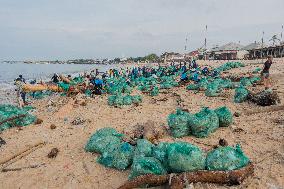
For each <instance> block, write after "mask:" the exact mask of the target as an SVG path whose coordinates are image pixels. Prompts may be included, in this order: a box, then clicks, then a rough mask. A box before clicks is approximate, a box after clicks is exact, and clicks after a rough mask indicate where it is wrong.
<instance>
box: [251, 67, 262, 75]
mask: <svg viewBox="0 0 284 189" xmlns="http://www.w3.org/2000/svg"><path fill="white" fill-rule="evenodd" d="M260 71H261V68H255V70H254V71H253V72H252V73H254V74H256V73H259V72H260Z"/></svg>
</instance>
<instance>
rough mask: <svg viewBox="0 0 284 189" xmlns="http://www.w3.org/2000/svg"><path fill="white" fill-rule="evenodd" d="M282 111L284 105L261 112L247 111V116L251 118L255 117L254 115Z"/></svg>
mask: <svg viewBox="0 0 284 189" xmlns="http://www.w3.org/2000/svg"><path fill="white" fill-rule="evenodd" d="M280 110H284V105H282V106H271V107H267V108H265V109H261V110H254V111H246V112H245V115H247V116H250V115H253V114H258V113H266V112H276V111H280Z"/></svg>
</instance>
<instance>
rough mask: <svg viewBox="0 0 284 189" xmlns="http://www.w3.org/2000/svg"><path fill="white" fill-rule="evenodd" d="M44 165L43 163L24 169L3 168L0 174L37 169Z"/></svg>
mask: <svg viewBox="0 0 284 189" xmlns="http://www.w3.org/2000/svg"><path fill="white" fill-rule="evenodd" d="M43 165H45V163H42V164H39V165H30V166H26V167H18V168H11V169H10V168H4V169H2V172H9V171H21V170H23V169H34V168H38V167H41V166H43Z"/></svg>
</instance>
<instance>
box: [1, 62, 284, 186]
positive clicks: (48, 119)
mask: <svg viewBox="0 0 284 189" xmlns="http://www.w3.org/2000/svg"><path fill="white" fill-rule="evenodd" d="M275 61H276V63H275V64H273V65H272V67H271V78H272V80H273V87H272V89H273V90H275V91H276V92H277V93H278V95H279V97H280V100H281V104H279V105H283V102H284V59H282V60H281V59H278V60H275ZM242 62H243V63H244V64H245V65H246V66H245V67H243V68H236V69H232V70H230V71H227V73H226V74H233V75H240V76H241V75H244V74H246V75H247V74H248V72H252V71H253V70H255V68H256V67H261V68H262V64H256V62H257V61H242ZM199 64H201V65H212V66H213V67H217V66H219V65H220V64H221V62H219V63H213V62H208V61H202V62H201V61H200V62H199ZM186 86H187V85H186ZM186 86H182V87H177V88H172V89H170V90H167V91H164V92H163V93H160V94H159V95H158V96H156V97H150V96H148V95H145V94H142V93H141V92H139V91H137V90H135V91H134V92H133V94H141V95H142V96H143V102H142V103H141V104H140V105H139V106H125V107H122V108H115V107H111V106H109V105H108V104H107V97H108V95H102V96H96V97H95V98H88V99H87V100H86V102H87V104H86V106H81V105H77V104H75V102H74V99H73V98H71V97H61V96H51V97H47V98H44V99H42V100H34V101H33V102H32V106H34V107H35V108H36V111H35V114H36V115H37V116H38V117H39V118H40V119H42V120H43V123H42V124H40V125H30V126H27V127H23V128H21V129H19V128H12V129H9V130H5V131H3V132H2V133H1V134H0V136H1V137H2V138H3V139H4V140H5V141H6V142H7V144H6V145H3V146H1V148H0V154H1V159H5V158H7V157H10V156H11V155H13V154H15V153H17V152H18V151H20V150H21V149H23V148H25V147H26V146H28V145H33V144H35V143H37V142H39V141H44V142H46V144H45V145H44V146H42V147H41V148H39V149H37V150H35V151H33V152H32V153H30V154H29V155H27V156H25V157H23V158H22V159H20V160H19V161H17V162H15V163H13V164H12V165H10V166H9V168H18V167H26V166H30V165H41V164H43V165H41V166H39V167H37V168H30V169H23V170H20V171H9V172H0V188H3V189H6V188H11V189H14V188H21V189H28V188H29V189H33V188H35V189H36V188H37V189H38V188H66V189H67V188H68V189H71V188H72V189H73V188H74V189H77V188H93V189H94V188H95V189H115V188H117V187H119V186H120V185H122V184H123V183H124V182H125V181H127V178H128V175H129V169H128V170H126V171H118V170H115V169H110V168H106V167H104V166H102V165H100V164H98V163H97V162H96V158H97V156H98V154H91V153H87V152H85V150H84V146H85V144H86V142H87V141H88V139H89V137H90V136H91V135H92V134H93V133H94V132H95V131H96V130H98V129H100V128H103V127H113V128H115V129H117V130H118V131H120V132H122V131H123V130H124V129H127V128H131V127H133V126H134V125H136V124H139V123H140V124H143V123H145V122H147V121H148V120H152V121H154V122H155V124H157V125H162V126H163V125H164V126H167V117H168V115H169V114H170V113H172V112H174V111H175V110H176V109H177V108H178V107H182V108H184V109H188V110H189V111H190V112H192V113H195V112H197V111H199V110H200V109H201V108H202V107H204V106H207V107H210V108H218V107H220V106H227V107H228V108H229V109H230V110H231V111H232V112H233V113H234V112H239V113H240V116H239V117H234V123H233V124H232V125H231V126H230V127H228V128H219V129H218V130H217V131H216V132H214V133H213V134H211V135H210V136H209V137H208V138H202V139H201V138H196V137H193V136H188V137H183V138H181V139H174V138H173V137H171V136H170V135H169V134H167V135H165V136H164V137H163V138H161V139H160V140H159V141H186V142H190V143H192V144H194V145H197V146H199V147H200V148H202V149H203V150H205V151H208V150H210V149H212V148H213V146H214V145H216V144H217V143H218V141H219V139H221V138H224V139H226V140H227V141H228V143H229V145H235V144H236V143H240V144H241V146H242V149H243V151H244V152H245V154H246V155H247V156H248V157H249V158H250V159H251V161H252V162H253V163H254V165H255V174H254V176H252V177H249V178H248V179H246V180H245V181H244V182H243V183H242V184H241V185H239V186H233V187H230V188H240V189H241V188H257V189H262V188H263V189H266V188H275V189H276V188H277V189H278V188H279V189H280V188H283V187H284V142H283V141H284V118H283V116H284V110H281V111H275V112H265V110H268V108H269V107H260V106H257V105H255V104H250V103H248V102H244V103H241V104H236V103H234V102H233V96H234V90H225V91H224V92H223V94H222V95H221V96H220V97H206V96H205V95H204V92H199V93H196V94H195V93H194V91H188V90H186ZM249 89H250V90H252V91H254V92H257V91H261V90H263V89H264V86H262V85H257V86H256V87H250V88H249ZM279 105H278V106H279ZM257 110H262V111H263V113H256V114H253V115H248V112H251V111H257ZM78 117H79V118H81V119H83V120H86V122H85V123H83V124H81V125H72V124H71V122H72V121H73V120H74V119H76V118H78ZM51 124H54V125H55V126H56V128H55V129H50V125H51ZM55 147H56V148H58V149H59V153H58V156H57V157H56V158H54V159H49V158H48V157H47V154H48V153H49V152H50V150H51V149H52V148H55ZM192 188H210V189H214V188H218V189H221V188H229V187H228V186H220V185H215V184H202V183H196V184H193V185H192Z"/></svg>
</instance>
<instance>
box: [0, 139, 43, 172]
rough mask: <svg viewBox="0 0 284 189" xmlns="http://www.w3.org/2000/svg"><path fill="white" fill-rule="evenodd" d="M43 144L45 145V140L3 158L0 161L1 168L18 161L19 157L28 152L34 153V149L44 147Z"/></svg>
mask: <svg viewBox="0 0 284 189" xmlns="http://www.w3.org/2000/svg"><path fill="white" fill-rule="evenodd" d="M43 145H45V142H38V143H36V144H35V145H32V146H30V147H28V148H26V149H24V150H21V151H20V152H18V153H16V154H14V155H12V156H11V157H8V158H6V159H4V160H1V161H0V165H1V170H2V169H4V168H6V167H7V166H9V165H11V164H12V163H14V162H16V161H18V160H19V159H21V158H23V157H24V156H27V155H28V154H30V153H32V152H33V151H35V150H36V149H38V148H40V147H42V146H43Z"/></svg>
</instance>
